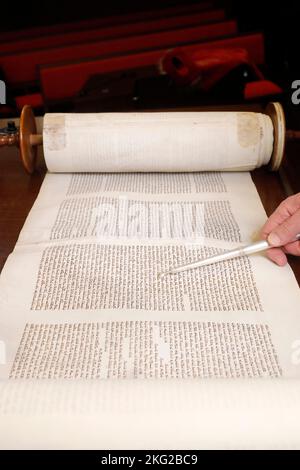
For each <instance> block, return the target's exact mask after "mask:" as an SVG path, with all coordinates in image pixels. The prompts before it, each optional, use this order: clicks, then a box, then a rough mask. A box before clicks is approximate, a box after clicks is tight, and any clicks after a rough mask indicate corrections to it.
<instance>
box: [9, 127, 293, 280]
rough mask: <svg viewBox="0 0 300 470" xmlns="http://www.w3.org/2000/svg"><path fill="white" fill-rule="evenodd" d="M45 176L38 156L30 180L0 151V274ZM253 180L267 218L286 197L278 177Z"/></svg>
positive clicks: (261, 173) (260, 173)
mask: <svg viewBox="0 0 300 470" xmlns="http://www.w3.org/2000/svg"><path fill="white" fill-rule="evenodd" d="M41 125H42V124H41V120H38V131H39V128H40V126H41ZM0 127H1V126H0ZM287 152H289V148H288V149H287ZM45 173H46V168H45V164H44V162H43V158H42V156H41V155H40V156H39V159H38V168H37V170H36V172H35V173H34V174H33V175H31V176H30V175H28V174H27V173H26V172H25V170H24V169H23V167H22V165H21V162H20V159H19V155H18V151H17V150H16V149H15V148H9V149H8V148H6V149H1V150H0V270H1V269H2V268H3V266H4V263H5V261H6V258H7V256H8V255H9V253H11V252H12V250H13V248H14V246H15V243H16V241H17V238H18V235H19V233H20V230H21V228H22V226H23V224H24V221H25V219H26V217H27V215H28V212H29V211H30V209H31V207H32V205H33V203H34V201H35V199H36V197H37V195H38V192H39V189H40V186H41V184H42V181H43V179H44V176H45ZM252 178H253V181H254V183H255V185H256V187H257V190H258V192H259V195H260V198H261V200H262V203H263V205H264V207H265V210H266V212H267V214H268V215H270V214H271V213H272V212H273V211H274V209H275V208H276V207H277V206H278V204H279V203H280V202H281V201H282V200H283V199H284V198H285V197H286V194H285V192H284V188H283V186H282V183H281V180H280V178H279V175H278V173H270V172H268V170H267V169H266V168H260V169H258V170H255V171H253V172H252ZM290 264H291V267H292V269H293V271H294V273H295V276H296V278H297V281H298V284H299V285H300V258H296V257H290Z"/></svg>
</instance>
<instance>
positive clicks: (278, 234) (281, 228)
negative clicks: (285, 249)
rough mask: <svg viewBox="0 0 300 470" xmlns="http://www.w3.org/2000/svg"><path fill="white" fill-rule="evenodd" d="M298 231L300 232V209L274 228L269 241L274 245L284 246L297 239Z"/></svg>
mask: <svg viewBox="0 0 300 470" xmlns="http://www.w3.org/2000/svg"><path fill="white" fill-rule="evenodd" d="M298 233H300V209H298V210H297V211H296V212H295V213H294V214H293V215H291V216H290V217H288V218H287V219H286V220H285V221H284V222H282V224H280V225H278V226H277V227H276V228H275V229H274V230H272V232H271V233H270V234H269V236H268V242H269V243H270V245H272V246H284V245H286V244H287V243H290V242H291V241H293V240H295V238H296V235H298Z"/></svg>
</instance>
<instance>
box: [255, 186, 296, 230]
mask: <svg viewBox="0 0 300 470" xmlns="http://www.w3.org/2000/svg"><path fill="white" fill-rule="evenodd" d="M299 209H300V193H298V194H295V195H294V196H290V197H288V198H287V199H285V200H284V201H282V203H281V204H279V206H278V207H277V209H276V210H275V211H274V212H273V214H272V215H271V216H270V217H269V219H268V220H267V222H266V223H265V225H264V226H263V228H262V231H261V232H262V236H263V238H267V236H268V234H269V233H271V232H272V231H273V230H274V229H275V228H276V227H277V226H278V225H281V224H282V223H283V222H284V221H285V220H286V219H287V218H288V217H290V216H291V215H293V214H294V213H295V212H296V211H297V210H299Z"/></svg>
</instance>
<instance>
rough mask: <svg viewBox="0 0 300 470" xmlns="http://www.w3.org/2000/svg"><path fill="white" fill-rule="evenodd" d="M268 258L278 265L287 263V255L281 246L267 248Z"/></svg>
mask: <svg viewBox="0 0 300 470" xmlns="http://www.w3.org/2000/svg"><path fill="white" fill-rule="evenodd" d="M267 256H268V258H269V259H270V260H271V261H273V262H274V263H276V264H278V266H284V265H285V264H286V263H287V257H286V255H285V254H284V252H283V250H282V249H281V248H271V249H270V250H267Z"/></svg>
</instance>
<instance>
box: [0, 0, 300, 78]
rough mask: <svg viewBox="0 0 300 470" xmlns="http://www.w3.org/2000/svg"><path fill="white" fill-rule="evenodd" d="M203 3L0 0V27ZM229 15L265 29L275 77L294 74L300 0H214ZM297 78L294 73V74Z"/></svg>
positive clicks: (245, 27) (243, 25) (245, 26)
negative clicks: (18, 0)
mask: <svg viewBox="0 0 300 470" xmlns="http://www.w3.org/2000/svg"><path fill="white" fill-rule="evenodd" d="M190 3H202V2H201V0H198V1H197V0H194V1H193V0H188V1H184V0H181V1H180V0H177V1H176V0H152V1H149V0H143V1H141V0H140V1H137V0H124V1H123V2H120V1H117V0H109V1H107V2H106V1H103V0H101V1H99V2H97V3H95V2H93V1H91V0H90V1H85V2H82V3H80V2H75V1H70V0H49V1H44V2H41V1H39V2H38V1H36V0H27V1H25V2H14V1H8V0H6V1H1V7H0V8H1V10H0V31H1V30H2V31H5V30H16V29H23V28H26V27H30V26H36V25H42V24H43V25H45V24H54V23H64V22H67V21H74V20H79V19H88V18H95V17H96V16H106V15H112V14H117V13H120V14H122V13H129V12H132V11H143V10H149V9H151V10H152V9H155V8H163V7H167V6H170V5H180V4H181V5H184V4H190ZM214 4H215V5H216V6H221V7H225V8H226V10H227V12H228V17H234V18H237V20H238V24H239V30H240V32H241V33H242V32H247V31H255V30H261V31H264V33H265V41H266V58H267V65H268V66H269V68H270V71H271V73H272V75H273V74H274V78H277V79H281V78H282V77H286V76H289V77H291V78H292V76H295V75H296V74H297V73H298V72H299V68H300V67H299V49H300V37H299V31H300V1H299V0H298V1H297V0H284V1H266V0H248V1H244V0H217V1H215V2H214ZM295 79H296V77H295Z"/></svg>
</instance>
